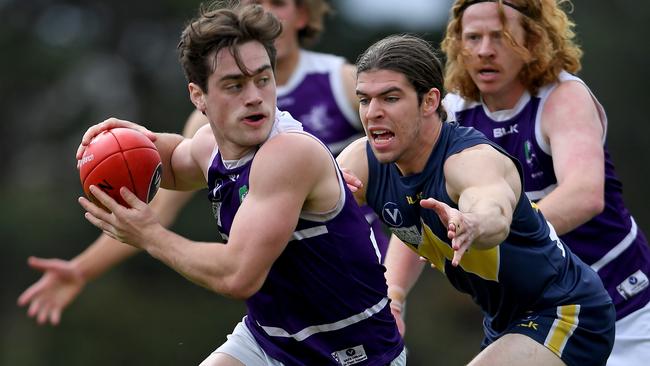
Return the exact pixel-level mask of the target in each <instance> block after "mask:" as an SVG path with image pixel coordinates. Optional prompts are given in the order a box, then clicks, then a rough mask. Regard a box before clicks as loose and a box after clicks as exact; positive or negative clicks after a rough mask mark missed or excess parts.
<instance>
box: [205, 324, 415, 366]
mask: <svg viewBox="0 0 650 366" xmlns="http://www.w3.org/2000/svg"><path fill="white" fill-rule="evenodd" d="M226 338H227V340H226V342H225V343H224V344H222V345H221V346H220V347H219V348H217V349H216V350H215V351H214V352H212V353H211V354H210V356H208V357H207V358H206V359H205V360H203V362H201V364H200V365H199V366H214V365H216V364H215V361H214V358H215V357H216V355H217V354H218V353H224V354H227V355H229V356H231V357H233V358H235V359H237V360H238V361H239V362H241V363H243V364H244V365H246V366H284V364H283V363H282V362H280V361H278V360H276V359H274V358H271V356H269V355H268V354H267V353H266V352H264V350H263V349H262V347H260V345H259V344H258V343H257V341H256V340H255V337H253V334H252V333H251V332H250V330H248V327H247V326H246V324H245V323H244V319H242V321H241V322H239V323H237V325H236V326H235V329H234V330H233V331H232V334H229V335H228V336H227V337H226ZM405 365H406V347H404V350H403V351H402V353H400V355H399V356H397V358H396V359H394V360H393V361H392V362H391V363H390V366H405Z"/></svg>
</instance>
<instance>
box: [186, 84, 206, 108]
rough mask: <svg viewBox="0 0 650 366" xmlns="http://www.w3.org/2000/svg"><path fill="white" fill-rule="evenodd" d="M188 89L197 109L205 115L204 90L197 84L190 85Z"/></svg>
mask: <svg viewBox="0 0 650 366" xmlns="http://www.w3.org/2000/svg"><path fill="white" fill-rule="evenodd" d="M187 88H188V90H189V92H190V99H191V100H192V103H193V104H194V106H195V107H196V109H198V110H199V111H200V112H201V113H203V114H205V93H203V89H201V87H200V86H198V85H197V84H195V83H189V84H188V85H187Z"/></svg>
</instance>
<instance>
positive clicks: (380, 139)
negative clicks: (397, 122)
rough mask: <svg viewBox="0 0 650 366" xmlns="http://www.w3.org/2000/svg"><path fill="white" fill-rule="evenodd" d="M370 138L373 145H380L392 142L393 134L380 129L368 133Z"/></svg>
mask: <svg viewBox="0 0 650 366" xmlns="http://www.w3.org/2000/svg"><path fill="white" fill-rule="evenodd" d="M370 137H371V138H372V140H373V141H374V142H375V143H378V144H381V143H385V142H388V141H390V140H392V139H393V137H395V134H394V133H392V132H391V131H389V130H383V129H380V130H373V131H370Z"/></svg>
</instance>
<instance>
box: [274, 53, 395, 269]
mask: <svg viewBox="0 0 650 366" xmlns="http://www.w3.org/2000/svg"><path fill="white" fill-rule="evenodd" d="M344 63H345V59H344V58H342V57H339V56H335V55H330V54H325V53H318V52H312V51H307V50H301V51H300V60H299V61H298V66H297V67H296V71H295V72H294V73H293V74H292V76H291V78H290V79H289V81H288V82H287V84H286V85H283V86H279V87H278V109H280V110H282V111H287V112H289V113H291V115H292V116H293V117H294V118H295V119H297V120H298V121H300V122H301V123H302V126H303V129H304V130H305V131H306V132H309V133H311V134H312V135H314V136H316V137H317V138H318V139H319V140H321V141H322V142H324V143H325V145H327V147H328V148H329V149H330V151H332V153H333V154H334V155H337V154H338V153H340V152H341V151H342V150H343V149H344V148H345V147H346V146H347V145H348V144H350V143H351V142H352V141H354V140H356V139H358V138H359V137H362V136H364V131H363V126H362V125H361V122H360V121H359V115H358V112H357V111H356V110H354V109H353V108H352V106H351V105H350V102H349V101H348V97H347V96H346V92H345V89H344V88H345V87H344V85H343V79H342V76H341V67H342V66H343V65H344ZM362 210H363V213H364V215H365V216H366V220H367V221H368V222H369V223H370V224H371V225H372V227H373V229H374V231H375V233H376V236H377V244H378V245H379V249H380V252H381V254H382V261H383V258H384V256H385V255H386V250H387V248H388V236H386V235H385V234H384V233H383V230H382V226H381V222H380V220H378V218H377V215H376V214H375V213H374V212H373V211H372V210H371V209H370V208H368V207H367V206H364V207H363V208H362Z"/></svg>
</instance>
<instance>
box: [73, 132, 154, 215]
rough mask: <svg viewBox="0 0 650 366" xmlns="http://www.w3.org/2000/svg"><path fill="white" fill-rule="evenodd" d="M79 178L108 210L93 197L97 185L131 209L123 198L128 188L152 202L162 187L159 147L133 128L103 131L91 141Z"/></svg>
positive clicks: (84, 187) (79, 163) (84, 188)
mask: <svg viewBox="0 0 650 366" xmlns="http://www.w3.org/2000/svg"><path fill="white" fill-rule="evenodd" d="M78 167H79V176H80V178H81V185H82V186H83V190H84V193H85V194H86V197H88V199H90V200H91V201H92V202H94V203H95V204H96V205H98V206H100V207H102V208H104V209H105V207H104V206H103V205H102V204H101V203H100V202H99V201H98V200H97V199H96V198H95V197H94V196H93V195H92V194H91V193H90V186H91V185H94V186H97V187H98V188H100V189H101V190H103V191H104V192H106V193H107V194H108V195H109V196H111V197H112V198H113V199H114V200H116V201H117V202H118V203H119V204H121V205H122V206H126V207H129V205H128V204H127V203H126V202H124V199H122V196H121V195H120V188H121V187H126V188H128V189H129V190H130V191H131V192H133V193H134V194H135V195H136V196H138V198H139V199H140V200H142V201H144V202H149V201H151V199H153V197H154V196H155V194H156V192H157V191H158V187H160V179H161V177H162V163H161V160H160V154H159V153H158V149H156V145H154V144H153V142H151V140H149V138H147V137H146V136H145V135H144V134H142V133H140V132H138V131H136V130H133V129H130V128H113V129H110V130H106V131H103V132H102V133H100V134H99V135H97V136H95V138H93V139H92V141H90V144H89V145H88V146H87V147H86V150H85V151H84V154H83V156H82V157H81V160H79V162H78Z"/></svg>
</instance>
